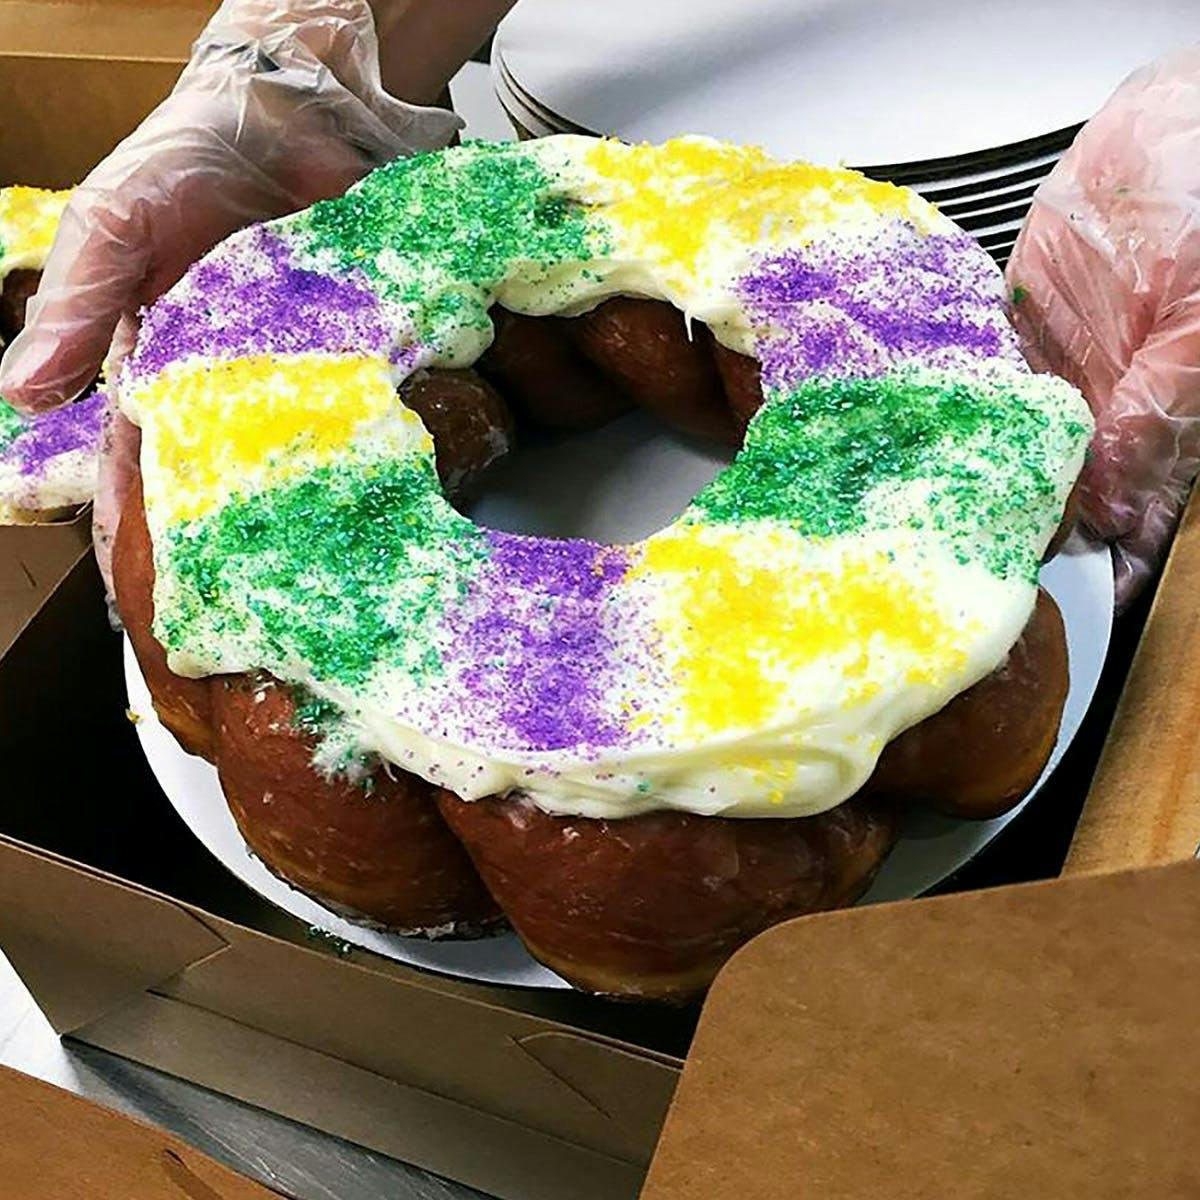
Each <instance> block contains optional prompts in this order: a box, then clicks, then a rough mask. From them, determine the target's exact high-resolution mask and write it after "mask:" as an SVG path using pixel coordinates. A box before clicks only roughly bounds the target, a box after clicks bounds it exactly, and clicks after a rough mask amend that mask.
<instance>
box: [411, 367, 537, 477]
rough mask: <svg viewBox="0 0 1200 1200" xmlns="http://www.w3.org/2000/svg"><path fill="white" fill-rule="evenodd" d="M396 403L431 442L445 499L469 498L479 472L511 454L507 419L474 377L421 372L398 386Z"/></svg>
mask: <svg viewBox="0 0 1200 1200" xmlns="http://www.w3.org/2000/svg"><path fill="white" fill-rule="evenodd" d="M400 397H401V399H402V400H403V401H404V403H405V404H407V405H408V407H409V408H411V409H412V410H413V411H414V412H416V413H417V414H418V415H419V416H420V418H421V420H422V421H423V422H424V424H425V428H426V429H427V430H428V431H429V436H430V437H431V438H433V443H434V447H435V455H436V458H437V471H438V478H439V479H440V480H441V482H442V488H443V490H444V491H445V493H446V495H447V496H448V497H450V498H451V499H454V498H457V497H460V496H464V495H468V494H470V492H471V491H472V489H473V487H474V486H475V485H476V484H477V483H478V481H479V478H480V476H481V475H482V474H483V472H484V471H485V470H486V469H487V468H488V467H489V466H490V465H491V464H492V463H493V462H495V461H496V460H497V459H499V458H502V457H503V456H504V455H505V454H507V453H508V451H509V450H511V449H512V446H513V438H514V433H515V427H514V424H513V416H512V413H511V412H510V411H509V408H508V405H507V404H506V403H505V402H504V400H503V398H502V397H501V395H500V393H499V392H497V391H496V389H495V388H494V387H492V385H491V384H490V383H488V382H487V380H486V379H484V378H483V377H482V376H481V375H479V374H477V373H476V372H475V371H442V370H435V371H421V372H419V373H418V374H416V375H413V376H410V377H409V378H408V379H406V380H405V381H404V383H403V385H402V386H401V388H400Z"/></svg>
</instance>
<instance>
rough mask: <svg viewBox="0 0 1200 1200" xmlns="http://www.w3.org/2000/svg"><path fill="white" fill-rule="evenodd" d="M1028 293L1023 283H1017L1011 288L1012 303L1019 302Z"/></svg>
mask: <svg viewBox="0 0 1200 1200" xmlns="http://www.w3.org/2000/svg"><path fill="white" fill-rule="evenodd" d="M1028 295H1029V289H1028V288H1027V287H1026V286H1025V285H1024V284H1023V283H1018V284H1017V286H1016V287H1015V288H1013V290H1012V302H1013V303H1014V304H1021V303H1022V302H1023V301H1024V300H1025V298H1026V297H1027V296H1028Z"/></svg>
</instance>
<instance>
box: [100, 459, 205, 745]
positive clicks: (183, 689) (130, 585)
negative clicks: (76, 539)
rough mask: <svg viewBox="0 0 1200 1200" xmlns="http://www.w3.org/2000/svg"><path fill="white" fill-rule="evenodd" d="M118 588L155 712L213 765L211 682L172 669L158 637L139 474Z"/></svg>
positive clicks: (116, 552)
mask: <svg viewBox="0 0 1200 1200" xmlns="http://www.w3.org/2000/svg"><path fill="white" fill-rule="evenodd" d="M113 589H114V590H115V592H116V594H117V610H118V611H119V612H120V614H121V623H122V624H123V625H124V626H125V632H126V633H127V634H128V635H129V640H130V642H131V643H132V645H133V651H134V654H136V655H137V660H138V666H139V667H141V669H142V676H143V678H144V679H145V681H146V687H147V688H148V689H149V691H150V696H151V699H152V700H153V701H154V711H155V712H156V713H158V718H159V720H160V721H162V723H163V725H165V726H166V728H167V729H169V730H170V731H171V733H173V734H174V735H175V740H176V741H177V742H178V743H179V744H180V745H181V746H182V747H183V748H184V749H185V750H186V751H187V752H188V753H189V754H198V755H199V756H200V757H201V758H207V759H208V760H209V761H212V757H213V748H212V701H211V698H210V695H209V690H210V681H209V680H208V679H185V678H184V677H183V676H181V675H176V674H175V672H174V671H172V670H171V668H170V667H168V666H167V655H166V652H165V651H164V650H163V648H162V646H160V645H159V643H158V640H157V639H156V638H155V636H154V633H153V632H152V631H153V628H154V552H153V549H152V547H151V542H150V530H149V528H148V527H147V525H146V506H145V503H144V501H143V499H142V475H141V472H140V471H137V470H135V471H134V475H133V478H132V480H131V481H130V487H129V491H128V493H127V495H126V497H125V503H124V505H123V506H122V509H121V520H120V524H119V525H118V526H117V536H116V540H115V542H114V544H113Z"/></svg>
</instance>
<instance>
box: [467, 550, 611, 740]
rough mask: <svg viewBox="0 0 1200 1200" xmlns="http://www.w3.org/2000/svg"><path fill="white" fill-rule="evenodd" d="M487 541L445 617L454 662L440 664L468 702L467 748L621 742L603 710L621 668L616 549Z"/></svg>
mask: <svg viewBox="0 0 1200 1200" xmlns="http://www.w3.org/2000/svg"><path fill="white" fill-rule="evenodd" d="M488 539H489V541H490V543H491V550H492V553H491V556H490V558H489V560H488V562H487V565H486V566H485V567H484V569H483V570H482V572H481V573H480V575H479V577H478V578H477V579H476V581H475V582H474V584H473V585H472V587H471V588H470V590H469V592H468V594H467V596H466V597H465V598H464V601H463V603H462V604H461V606H460V607H459V608H458V609H456V610H455V611H454V612H453V613H448V614H447V621H448V624H449V625H450V626H453V628H448V630H447V632H448V634H449V637H448V642H449V644H450V645H453V646H455V647H456V649H457V654H456V656H455V657H456V659H457V658H460V657H461V660H462V661H458V662H455V663H452V664H448V666H449V667H450V669H451V672H452V674H453V677H454V683H453V687H454V689H455V691H456V693H457V694H459V695H460V696H462V697H466V698H468V699H467V704H466V707H467V708H468V710H469V715H468V720H469V721H472V722H474V723H475V728H474V729H473V730H472V731H471V736H472V738H473V740H476V739H478V740H485V741H492V740H494V739H497V740H500V741H501V743H502V744H506V745H508V746H510V747H512V745H513V740H514V739H516V740H518V741H519V743H520V747H521V748H522V749H524V750H528V751H547V750H571V751H573V752H576V753H580V754H587V753H589V752H594V751H595V750H596V749H598V748H603V747H610V746H615V745H618V744H624V743H625V742H627V741H628V734H627V731H626V729H625V725H624V722H623V721H621V720H620V719H619V717H618V716H616V715H615V714H614V713H613V712H612V710H611V706H610V704H609V703H607V693H608V692H609V691H610V689H612V688H613V687H615V685H616V683H617V666H618V665H619V664H620V663H621V662H622V657H621V655H620V654H619V653H618V652H617V646H616V642H615V624H614V614H613V610H612V607H611V605H609V604H608V600H609V598H610V596H611V589H612V587H613V585H615V584H617V583H618V582H620V580H621V579H622V578H623V577H624V575H625V571H626V567H627V559H626V554H625V551H623V550H622V549H620V548H619V547H609V546H598V545H596V544H594V543H592V542H586V541H582V540H579V539H568V540H562V541H551V540H548V539H540V538H532V537H521V536H517V535H514V534H507V533H500V532H496V531H492V532H490V533H489V534H488ZM514 748H515V747H514Z"/></svg>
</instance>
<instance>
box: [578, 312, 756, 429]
mask: <svg viewBox="0 0 1200 1200" xmlns="http://www.w3.org/2000/svg"><path fill="white" fill-rule="evenodd" d="M568 333H569V335H570V337H571V340H572V341H573V342H574V344H575V345H576V346H577V347H578V348H579V350H580V352H581V353H582V354H583V355H584V356H585V357H586V358H587V359H588V360H589V361H591V362H593V363H595V365H596V366H597V367H599V368H600V369H601V370H602V371H604V373H605V374H606V375H608V377H609V378H610V379H614V380H616V381H617V383H619V384H620V386H621V387H622V388H623V389H624V390H625V391H626V392H628V393H629V394H630V395H631V396H633V398H634V399H635V400H636V401H637V402H638V404H640V405H641V406H642V407H643V408H645V409H647V410H649V411H650V412H652V413H654V415H655V416H657V417H659V418H660V419H661V420H663V421H664V422H666V424H668V425H670V426H671V427H672V428H673V429H678V430H680V431H682V432H683V433H687V434H691V435H693V436H695V437H703V438H709V439H711V440H713V441H718V442H723V443H725V444H726V445H730V446H736V445H738V444H740V442H741V434H740V431H739V429H738V427H737V422H735V421H734V419H733V416H732V414H731V413H730V411H729V406H728V405H727V404H726V402H725V393H724V390H723V389H722V387H721V378H720V376H719V375H718V374H717V368H716V366H715V364H714V363H713V357H712V348H711V347H712V342H713V336H712V334H711V333H710V332H709V330H708V327H707V326H706V325H702V324H700V323H699V322H697V323H695V324H694V325H693V326H692V327H691V330H690V336H689V330H688V327H687V325H686V324H685V323H684V317H683V314H682V313H680V312H679V310H678V309H677V308H675V307H674V306H673V305H671V304H667V303H666V302H665V301H662V300H634V299H630V298H628V297H624V296H621V297H617V298H616V299H613V300H606V301H605V302H604V303H603V304H601V305H600V306H599V307H597V308H594V309H592V311H591V312H589V313H584V314H583V316H579V317H575V318H574V319H573V320H572V321H571V322H570V324H569V326H568Z"/></svg>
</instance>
